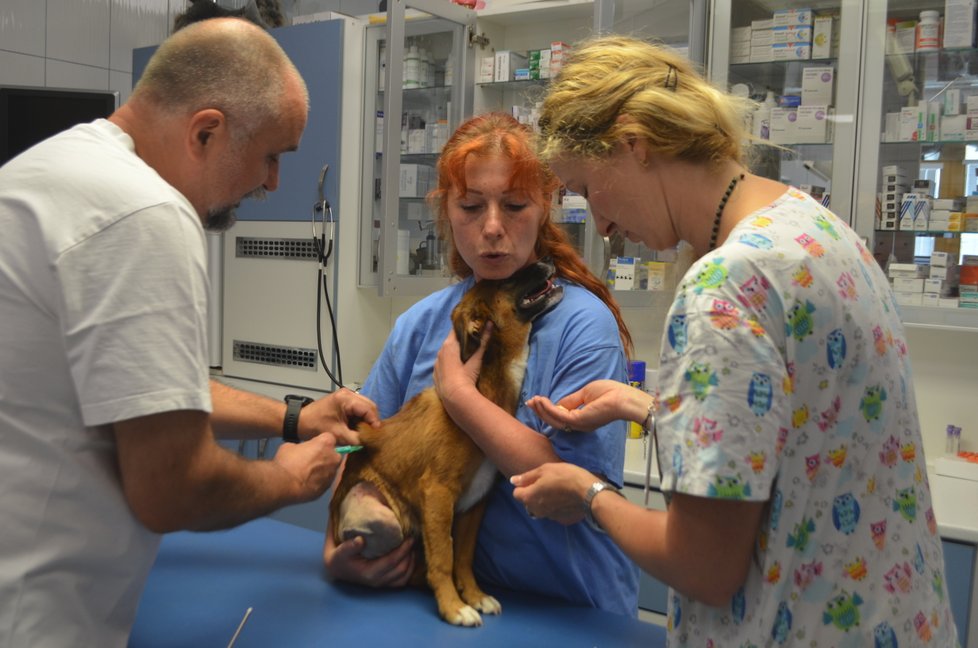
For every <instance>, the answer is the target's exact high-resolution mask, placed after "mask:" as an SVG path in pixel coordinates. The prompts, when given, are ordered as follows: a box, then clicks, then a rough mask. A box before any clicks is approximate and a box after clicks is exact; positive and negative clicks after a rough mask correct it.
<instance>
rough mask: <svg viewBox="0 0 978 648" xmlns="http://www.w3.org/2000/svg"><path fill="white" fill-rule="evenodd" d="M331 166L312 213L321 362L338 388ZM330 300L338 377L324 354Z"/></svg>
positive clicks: (326, 167)
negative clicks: (329, 280) (329, 273)
mask: <svg viewBox="0 0 978 648" xmlns="http://www.w3.org/2000/svg"><path fill="white" fill-rule="evenodd" d="M328 170H329V164H325V165H323V170H322V171H321V172H320V174H319V201H317V202H316V204H315V205H313V212H312V242H313V246H314V247H315V249H316V258H317V261H318V262H319V267H318V268H317V269H316V345H317V348H318V351H319V362H320V364H322V367H323V370H324V371H325V372H326V375H327V376H329V379H330V380H331V381H332V382H333V384H334V385H336V386H337V387H343V386H344V385H343V365H342V361H341V359H340V341H339V336H338V335H337V332H336V316H335V315H334V313H333V304H332V302H331V301H330V298H329V289H328V288H327V285H326V266H327V264H328V263H329V259H330V257H331V256H332V254H333V232H334V229H335V228H334V225H335V221H334V220H333V208H332V207H331V206H330V204H329V201H328V200H326V197H325V190H324V183H325V180H326V172H327V171H328ZM317 212H319V213H322V215H323V220H322V230H321V231H320V232H317V231H316V213H317ZM327 224H328V225H329V237H328V238H327V236H326V229H327ZM324 298H325V300H326V311H327V313H328V314H329V323H330V328H331V329H332V342H333V352H334V353H335V355H336V374H335V375H334V374H333V372H332V371H330V369H329V365H328V363H327V362H326V354H325V352H324V351H323V333H322V332H323V327H322V311H323V308H322V303H323V299H324Z"/></svg>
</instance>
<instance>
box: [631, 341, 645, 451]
mask: <svg viewBox="0 0 978 648" xmlns="http://www.w3.org/2000/svg"><path fill="white" fill-rule="evenodd" d="M628 384H629V385H631V386H632V387H634V388H636V389H641V390H642V391H645V361H644V360H632V362H631V364H630V365H629V367H628ZM643 433H644V430H643V429H642V425H641V424H640V423H635V422H634V421H632V422H631V423H629V424H628V438H629V439H641V438H642V436H643Z"/></svg>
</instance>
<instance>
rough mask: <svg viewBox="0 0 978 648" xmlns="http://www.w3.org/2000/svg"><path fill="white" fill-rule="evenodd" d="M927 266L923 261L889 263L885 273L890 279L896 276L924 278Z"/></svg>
mask: <svg viewBox="0 0 978 648" xmlns="http://www.w3.org/2000/svg"><path fill="white" fill-rule="evenodd" d="M927 270H928V268H927V266H926V265H924V264H923V263H899V262H898V263H891V264H890V265H889V268H887V274H888V275H889V277H890V278H891V279H894V278H896V277H907V278H911V279H912V278H917V277H919V278H921V279H923V278H925V277H927Z"/></svg>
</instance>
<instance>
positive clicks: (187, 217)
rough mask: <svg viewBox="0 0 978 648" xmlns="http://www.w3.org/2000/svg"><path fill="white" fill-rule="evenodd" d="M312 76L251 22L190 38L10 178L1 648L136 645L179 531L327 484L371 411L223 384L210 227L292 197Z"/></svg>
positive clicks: (171, 42)
mask: <svg viewBox="0 0 978 648" xmlns="http://www.w3.org/2000/svg"><path fill="white" fill-rule="evenodd" d="M307 102H308V96H307V92H306V88H305V84H304V83H303V81H302V78H301V77H300V75H299V73H298V72H297V71H296V69H295V67H294V66H293V65H292V63H291V62H290V61H289V59H288V57H287V56H286V55H285V53H284V52H283V51H282V50H281V48H280V47H279V46H278V44H277V43H276V42H275V40H274V39H273V38H271V37H270V36H269V35H268V34H267V33H266V32H265V31H264V30H262V29H261V28H259V27H256V26H254V25H252V24H251V23H248V22H247V21H244V20H238V19H214V20H208V21H204V22H200V23H197V24H194V25H191V26H189V27H186V28H185V29H182V30H181V31H179V32H177V33H175V34H174V35H173V36H172V37H171V38H169V39H168V40H167V41H166V42H164V43H163V45H161V46H160V48H159V49H158V51H157V52H156V54H155V55H154V56H153V58H152V59H151V60H150V62H149V64H148V66H147V68H146V70H145V73H144V75H143V77H142V79H141V80H140V82H139V84H138V85H137V86H136V88H135V89H134V91H133V93H132V97H131V99H130V100H129V101H128V102H127V103H126V104H125V105H124V106H122V107H121V108H120V109H119V110H118V111H116V112H115V113H114V114H113V115H111V116H110V117H109V118H108V119H107V120H97V121H95V122H92V123H90V124H84V125H79V126H76V127H74V128H72V129H70V130H68V131H65V132H64V133H61V134H59V135H56V136H54V137H52V138H50V139H48V140H46V141H44V142H42V143H40V144H38V145H37V146H35V147H33V148H31V149H29V150H28V151H25V152H24V153H23V154H21V155H20V156H18V157H17V158H15V159H13V160H11V161H10V162H9V163H8V164H6V165H5V166H3V167H2V168H0V231H2V232H3V235H2V236H0V322H2V324H0V440H2V443H0V519H2V522H0V645H3V646H46V647H47V646H55V647H57V646H99V647H100V648H101V647H110V646H125V645H126V642H127V638H128V635H129V631H130V628H131V626H132V623H133V619H134V617H135V612H136V606H137V603H138V599H139V595H140V593H141V591H142V588H143V586H144V584H145V580H146V576H147V573H148V572H149V569H150V566H151V565H152V562H153V559H154V557H155V555H156V551H157V547H158V545H159V540H160V534H162V533H166V532H169V531H175V530H180V529H192V530H200V531H203V530H210V529H221V528H226V527H230V526H233V525H237V524H240V523H242V522H245V521H247V520H250V519H252V518H255V517H258V516H261V515H264V514H267V513H269V512H271V511H273V510H275V509H277V508H279V507H282V506H284V505H289V504H296V503H300V502H305V501H310V500H313V499H315V498H317V497H319V496H320V495H321V494H322V493H324V492H325V491H326V489H327V488H328V487H329V485H330V482H331V480H332V478H333V476H334V473H335V471H336V468H337V467H338V464H339V461H340V455H339V454H337V453H336V452H335V450H334V446H335V444H337V443H344V444H346V443H355V442H356V441H357V437H356V433H355V432H354V431H353V430H352V429H351V428H350V426H351V425H352V424H353V423H354V422H355V421H357V420H366V421H367V422H370V423H375V422H377V413H376V409H375V407H374V406H373V403H371V402H370V401H368V400H367V399H365V398H362V397H360V396H358V395H355V394H353V393H352V392H350V391H348V390H340V391H338V392H335V393H334V394H331V395H329V396H327V397H325V398H322V399H320V400H319V401H316V402H315V403H313V404H311V405H309V406H308V407H306V408H305V409H303V410H302V414H301V416H300V417H299V422H298V435H299V437H300V438H301V439H304V441H302V442H300V443H297V444H285V445H283V446H282V447H281V449H280V450H279V451H278V452H277V453H276V454H275V457H274V458H273V460H271V461H260V462H259V461H247V460H245V459H243V458H241V457H239V456H238V455H236V454H233V453H231V452H228V451H226V450H225V449H223V448H222V447H221V446H220V445H218V444H217V443H216V441H215V437H226V438H260V437H268V436H277V435H279V434H280V433H281V430H282V429H283V427H282V426H283V419H284V417H285V405H284V404H283V403H280V402H277V401H273V400H271V399H266V398H263V397H260V396H257V395H254V394H249V393H245V392H240V391H237V390H234V389H231V388H229V387H226V386H223V385H220V384H217V383H213V384H211V383H210V381H209V380H208V367H207V335H206V321H207V308H208V304H207V276H206V258H205V236H204V230H205V228H223V227H227V226H229V225H230V223H231V222H233V213H234V208H235V206H236V205H237V204H238V203H239V202H240V201H241V199H242V198H243V197H245V196H248V195H253V194H261V193H262V192H264V191H273V190H275V188H276V187H277V186H278V171H279V157H280V156H281V155H282V154H284V153H287V152H288V151H294V150H296V149H297V148H298V146H299V142H300V139H301V136H302V132H303V129H304V128H305V125H306V117H307Z"/></svg>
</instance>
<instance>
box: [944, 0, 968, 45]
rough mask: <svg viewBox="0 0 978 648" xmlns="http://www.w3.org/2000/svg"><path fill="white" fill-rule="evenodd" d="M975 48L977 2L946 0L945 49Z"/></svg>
mask: <svg viewBox="0 0 978 648" xmlns="http://www.w3.org/2000/svg"><path fill="white" fill-rule="evenodd" d="M974 46H975V0H945V2H944V47H974Z"/></svg>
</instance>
